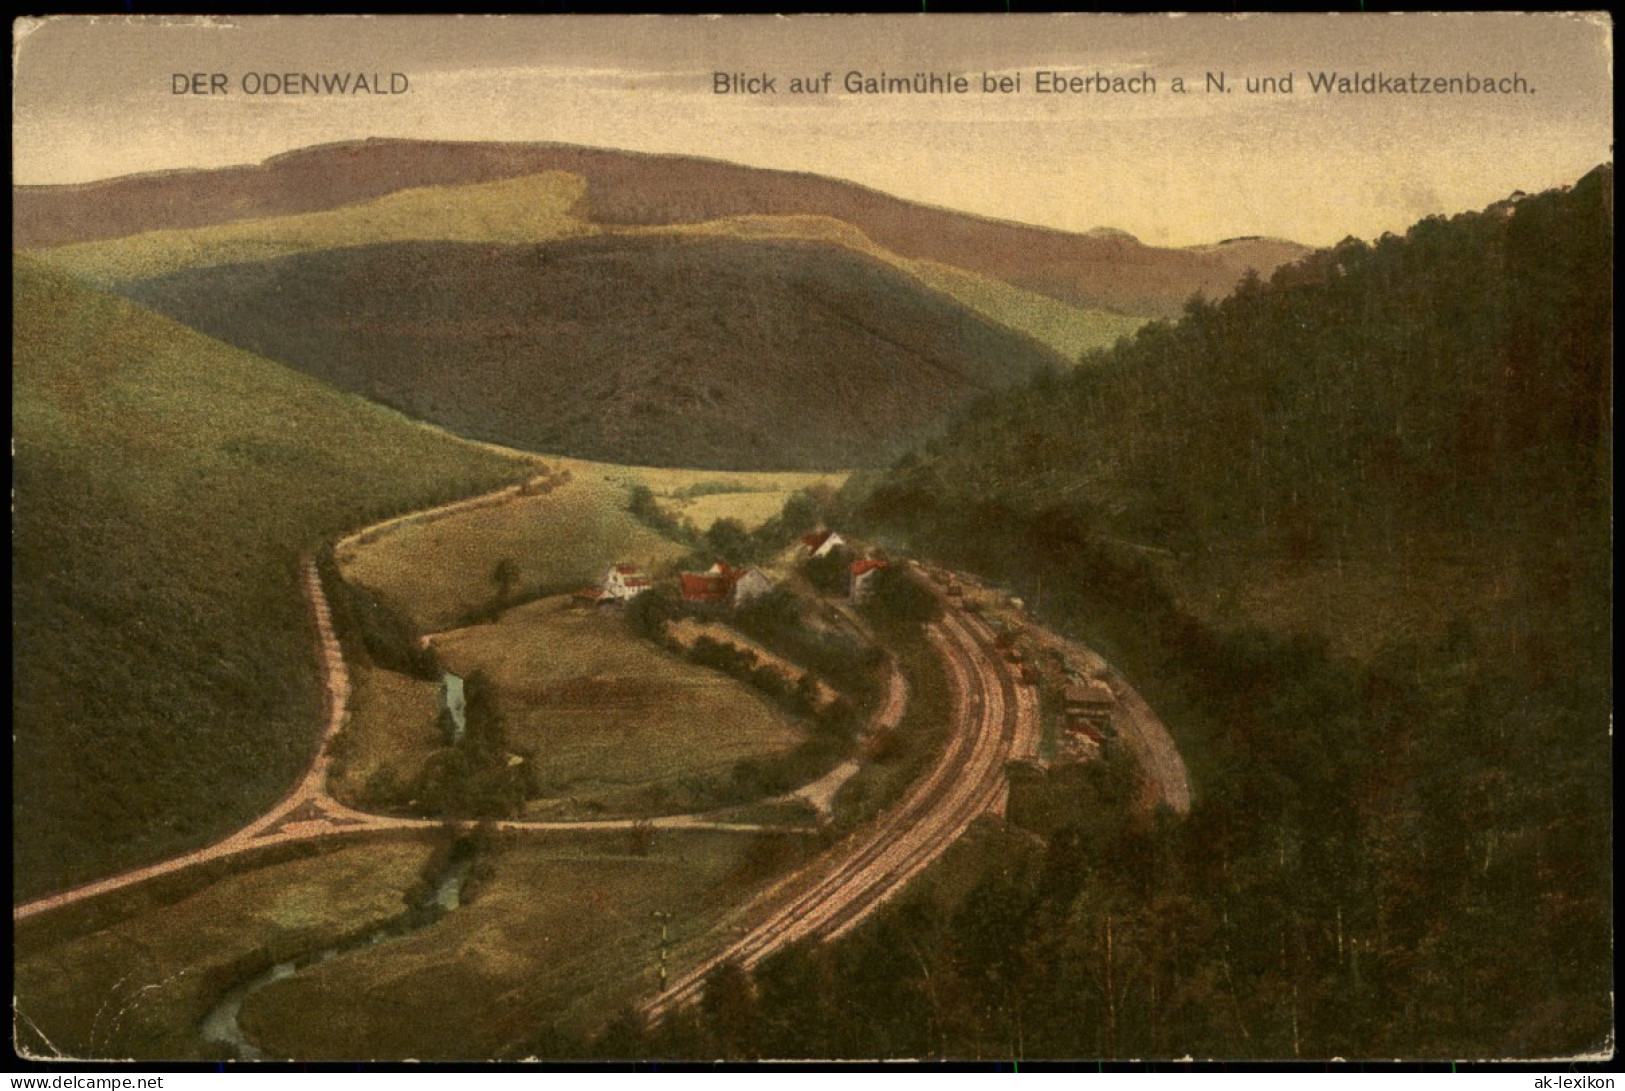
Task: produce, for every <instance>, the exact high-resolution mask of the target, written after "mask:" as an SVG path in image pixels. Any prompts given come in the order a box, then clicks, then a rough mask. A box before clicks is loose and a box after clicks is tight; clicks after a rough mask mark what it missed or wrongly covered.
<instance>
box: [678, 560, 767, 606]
mask: <svg viewBox="0 0 1625 1091" xmlns="http://www.w3.org/2000/svg"><path fill="white" fill-rule="evenodd" d="M680 579H681V587H682V592H683V601H684V602H686V603H689V604H691V605H712V606H722V605H733V606H738V605H739V604H740V603H742V602H749V601H750V600H751V599H753V598H758V597H760V596H762V595H765V594H767V593H768V592H769V591H771V590H773V581H772V580H770V579H768V578H767V574H766V573H765V572H763V571H762V570H761V569H760V568H757V567H755V566H754V565H753V566H751V567H750V568H734V567H733V566H732V565H730V564H728V562H726V561H718V562H717V563H716V564H714V565H712V566H711V567H710V568H709V569H708V570H707V571H704V572H684V573H683V574H682V576H681V577H680Z"/></svg>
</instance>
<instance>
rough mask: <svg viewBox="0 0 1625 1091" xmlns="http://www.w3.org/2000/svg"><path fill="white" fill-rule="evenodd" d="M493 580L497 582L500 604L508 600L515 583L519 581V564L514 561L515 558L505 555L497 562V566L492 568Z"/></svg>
mask: <svg viewBox="0 0 1625 1091" xmlns="http://www.w3.org/2000/svg"><path fill="white" fill-rule="evenodd" d="M491 582H492V583H494V584H496V588H497V605H499V606H500V605H501V604H503V603H505V602H507V601H508V596H510V595H511V594H513V588H514V585H515V584H517V583H518V582H519V566H518V565H517V564H515V563H514V562H513V558H511V557H504V558H502V559H501V560H500V561H498V562H497V563H496V567H495V568H493V569H491Z"/></svg>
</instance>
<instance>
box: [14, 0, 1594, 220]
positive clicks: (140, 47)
mask: <svg viewBox="0 0 1625 1091" xmlns="http://www.w3.org/2000/svg"><path fill="white" fill-rule="evenodd" d="M14 57H15V78H14V87H13V130H12V131H13V137H12V140H13V164H14V165H13V180H14V182H15V183H17V184H54V183H63V182H83V181H90V180H94V179H99V178H107V177H113V176H117V175H121V174H128V173H134V172H139V171H151V170H167V169H175V168H185V167H200V166H223V165H227V164H233V163H246V162H256V161H258V160H261V159H264V158H265V157H266V156H269V155H273V154H276V153H278V152H282V151H287V150H289V149H292V148H298V147H304V146H307V145H311V144H319V143H327V142H331V141H337V140H350V139H358V138H362V137H369V136H376V137H417V138H434V139H456V140H546V141H563V142H567V143H573V144H586V145H593V146H599V147H613V148H626V149H631V150H637V151H655V152H676V153H684V154H693V155H703V156H708V157H711V158H717V159H726V160H730V161H733V162H739V163H747V164H751V165H755V166H763V167H775V168H781V169H791V170H804V171H811V172H815V173H819V174H826V175H831V176H834V177H839V178H846V179H850V180H852V181H856V182H860V183H863V184H865V185H870V186H873V187H875V188H877V189H881V190H884V191H886V192H889V193H894V194H897V195H898V196H902V197H907V198H910V199H913V200H919V201H925V202H928V203H931V204H936V205H944V206H947V207H951V208H958V209H963V210H966V211H970V212H976V213H980V214H983V215H988V216H996V217H1000V218H1004V219H1011V220H1019V221H1023V222H1028V223H1036V224H1044V225H1049V226H1053V227H1059V228H1064V229H1067V230H1087V229H1089V228H1093V227H1098V226H1112V227H1117V228H1121V229H1123V230H1127V231H1130V232H1133V233H1134V234H1135V235H1138V236H1139V237H1140V238H1142V239H1144V240H1145V241H1147V242H1151V243H1156V244H1161V245H1187V244H1192V243H1201V242H1212V241H1217V240H1219V239H1222V238H1228V237H1233V236H1237V235H1273V236H1280V237H1285V238H1291V239H1296V240H1298V241H1300V242H1305V243H1310V244H1327V243H1332V242H1335V241H1337V240H1338V239H1340V238H1343V237H1344V236H1346V235H1350V234H1353V235H1357V236H1361V237H1373V236H1375V235H1378V234H1380V233H1382V232H1383V231H1400V230H1403V229H1404V228H1405V227H1406V226H1408V225H1409V224H1410V223H1412V222H1414V221H1415V220H1417V219H1419V218H1421V217H1423V216H1426V215H1430V214H1435V213H1454V212H1459V211H1462V210H1465V209H1470V208H1478V207H1482V206H1483V205H1485V204H1488V203H1489V202H1491V201H1494V200H1496V199H1498V198H1500V197H1503V196H1505V195H1506V194H1508V193H1510V192H1511V191H1513V190H1516V189H1522V190H1525V191H1528V192H1533V191H1536V190H1540V189H1544V188H1548V187H1550V186H1554V185H1560V184H1565V183H1568V182H1572V181H1573V180H1574V179H1575V178H1577V177H1578V176H1579V175H1580V174H1582V173H1584V172H1585V171H1586V170H1588V169H1589V168H1591V167H1593V166H1595V165H1596V164H1598V163H1600V162H1604V161H1607V160H1610V159H1611V158H1612V154H1613V153H1612V130H1613V116H1612V97H1613V71H1612V54H1611V44H1610V26H1609V24H1608V23H1607V21H1606V19H1605V17H1603V16H1600V15H1595V14H1593V15H1568V16H1553V15H1515V14H1514V15H1483V14H1457V15H1414V14H1411V15H1387V14H1384V15H1376V14H1373V15H1354V14H1347V15H1336V16H1286V17H1274V16H1268V17H1267V16H1247V17H1222V16H1185V17H1177V18H1176V17H1167V16H1093V15H1073V16H974V17H954V16H948V17H945V16H864V17H850V16H813V17H796V18H778V17H745V18H740V17H725V18H701V17H649V16H645V17H586V16H577V17H516V16H509V17H499V18H490V17H405V16H386V17H373V18H354V17H330V16H319V17H258V18H231V19H210V20H176V19H163V18H146V19H123V18H110V17H94V18H91V17H65V18H60V19H54V20H51V21H47V22H44V23H43V24H41V23H26V22H25V23H18V24H15V25H14ZM1040 70H1053V71H1061V72H1064V73H1066V74H1067V75H1078V76H1089V75H1091V74H1094V73H1097V72H1098V73H1101V74H1103V75H1108V76H1111V75H1134V74H1137V73H1140V72H1142V71H1144V72H1147V73H1149V74H1151V75H1152V76H1154V77H1156V79H1157V81H1158V91H1157V93H1156V94H1153V95H1140V96H1131V95H1126V94H1115V95H1108V94H1098V93H1089V94H1065V95H1055V94H1049V95H1039V94H1036V93H1034V91H1033V89H1032V80H1033V77H1034V75H1035V73H1036V72H1038V71H1040ZM1334 70H1335V71H1338V72H1342V73H1347V72H1351V71H1357V72H1360V73H1373V72H1380V73H1384V74H1386V75H1388V76H1390V77H1392V76H1408V75H1409V74H1410V73H1412V72H1417V73H1422V74H1426V75H1428V76H1434V75H1438V76H1457V75H1468V74H1471V75H1475V76H1480V77H1483V76H1490V77H1495V78H1510V77H1511V76H1513V75H1514V74H1516V75H1518V76H1521V77H1522V78H1523V80H1524V81H1525V84H1526V85H1527V86H1528V87H1529V88H1532V89H1533V93H1515V94H1506V95H1499V94H1498V95H1430V96H1411V95H1404V96H1400V95H1392V94H1384V95H1321V94H1315V93H1313V92H1311V91H1310V90H1309V87H1308V82H1309V73H1311V72H1317V71H1334ZM335 71H345V72H353V71H361V72H366V73H374V72H376V73H382V74H384V75H385V76H386V78H387V75H388V74H389V73H391V72H401V73H404V74H405V75H406V76H407V77H408V79H409V82H410V90H408V91H407V92H406V93H405V94H401V95H393V96H387V95H386V96H353V95H351V96H342V97H326V96H321V97H304V96H301V97H267V96H265V95H249V94H245V93H243V90H242V86H241V80H242V77H243V76H244V74H247V73H265V72H271V73H284V72H335ZM716 71H739V72H748V73H752V74H762V73H766V74H771V75H774V76H775V77H777V86H778V92H777V93H776V94H772V95H760V96H735V95H718V94H715V93H713V89H712V88H713V77H712V74H713V73H714V72H716ZM849 71H859V72H863V73H865V74H869V75H876V74H879V73H880V72H882V71H884V72H886V73H890V74H893V75H910V74H912V73H915V72H952V73H956V74H960V75H964V76H966V77H968V78H969V79H970V81H971V84H972V93H970V94H965V95H919V96H914V95H855V94H847V93H844V92H843V91H842V90H841V87H840V85H841V83H842V80H843V76H844V75H845V73H847V72H849ZM180 72H187V73H189V72H223V73H226V75H227V78H228V81H229V82H228V88H229V91H230V93H229V94H226V95H223V96H193V95H175V94H173V93H172V86H171V82H172V77H173V75H174V74H175V73H180ZM825 72H830V73H832V74H833V84H834V86H833V87H832V90H831V93H828V94H815V95H792V94H789V93H788V83H789V80H790V79H792V78H794V77H797V76H812V77H822V75H823V73H825ZM986 72H992V73H1006V74H1014V73H1020V74H1021V75H1022V76H1023V93H1021V94H1019V95H1005V94H984V93H982V92H981V90H980V86H981V80H982V75H983V73H986ZM1208 72H1215V73H1217V72H1223V73H1224V74H1225V76H1226V79H1227V82H1228V83H1229V84H1230V85H1231V86H1232V87H1235V88H1236V90H1234V91H1231V92H1229V93H1224V94H1220V93H1209V92H1207V91H1206V90H1205V81H1204V77H1205V75H1206V74H1207V73H1208ZM1287 74H1290V75H1291V76H1292V78H1293V90H1292V93H1290V94H1249V93H1248V92H1247V90H1246V83H1245V81H1246V80H1247V78H1249V77H1252V78H1254V79H1258V78H1260V77H1271V76H1274V77H1281V76H1285V75H1287ZM1178 76H1182V77H1184V78H1185V79H1186V80H1187V81H1189V86H1190V90H1189V91H1188V92H1187V93H1185V94H1176V93H1174V92H1173V91H1172V89H1171V88H1172V80H1173V78H1174V77H1178Z"/></svg>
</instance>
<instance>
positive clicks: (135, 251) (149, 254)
mask: <svg viewBox="0 0 1625 1091" xmlns="http://www.w3.org/2000/svg"><path fill="white" fill-rule="evenodd" d="M585 192H586V182H585V181H584V180H582V179H581V178H579V177H577V176H576V175H572V174H566V173H564V172H562V171H549V172H547V173H544V174H533V175H528V176H526V177H523V178H509V179H504V180H503V181H500V182H488V183H483V184H475V185H466V186H429V187H425V188H422V189H408V190H402V191H400V192H398V193H392V194H389V195H388V196H386V197H380V198H379V199H377V200H375V201H366V202H364V203H361V204H355V205H347V206H345V207H343V208H336V209H331V210H329V211H326V212H311V213H306V214H304V215H299V216H273V217H269V218H265V219H257V220H238V221H234V222H231V223H224V224H216V225H213V226H210V227H199V228H192V229H189V230H173V231H148V232H144V233H142V234H139V235H127V236H125V237H124V238H120V239H108V240H104V241H99V242H87V243H78V244H75V245H72V246H58V247H53V248H51V249H48V250H41V251H37V252H36V253H37V254H38V256H39V257H41V258H43V259H44V260H46V261H48V262H50V263H51V264H52V265H55V266H57V267H58V268H60V269H63V270H64V271H66V272H70V273H73V274H75V275H77V276H81V277H84V278H86V279H87V280H91V281H94V282H96V283H99V284H115V283H118V282H120V281H125V280H139V279H141V278H144V277H154V276H162V275H164V274H166V273H173V272H178V271H180V270H182V269H196V268H201V267H204V266H209V265H226V264H230V263H232V262H239V261H262V260H265V259H267V258H276V257H282V256H284V255H286V254H296V253H300V252H303V251H306V250H323V249H328V248H331V247H339V246H365V245H368V244H370V243H380V242H401V241H406V240H417V239H446V240H454V241H472V242H539V241H542V240H544V239H557V238H564V237H566V236H569V235H579V234H585V233H589V232H592V231H594V230H596V229H595V228H593V227H592V226H591V225H589V224H587V223H585V222H584V221H582V220H580V219H577V218H575V217H574V216H573V215H572V214H571V210H572V209H573V208H574V207H575V205H576V203H577V202H578V201H579V200H580V199H581V197H582V195H583V194H584V193H585Z"/></svg>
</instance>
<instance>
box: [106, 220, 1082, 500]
mask: <svg viewBox="0 0 1625 1091" xmlns="http://www.w3.org/2000/svg"><path fill="white" fill-rule="evenodd" d="M121 290H122V291H123V292H125V293H126V294H128V295H129V296H130V297H131V298H133V299H135V300H137V301H138V302H141V303H143V304H145V305H148V306H151V307H152V308H154V309H155V310H158V311H160V312H162V313H164V314H167V315H169V316H170V317H172V318H175V319H177V320H179V321H182V322H185V323H187V324H188V325H191V326H193V327H195V328H197V329H200V330H202V331H204V332H205V333H208V334H211V335H212V336H215V337H219V338H221V339H222V340H225V341H228V342H230V343H232V344H234V345H237V346H238V347H240V348H246V349H249V350H251V351H254V352H258V353H261V354H262V355H265V356H268V357H270V358H271V359H274V360H277V361H280V362H282V363H285V364H288V365H290V366H292V367H296V368H298V369H300V370H302V371H306V372H309V373H310V374H313V375H315V376H317V377H318V378H321V379H324V380H326V381H328V382H331V383H333V384H334V385H336V386H339V387H341V388H343V389H346V390H350V391H353V392H355V393H358V394H362V395H364V396H366V397H368V398H372V399H375V400H377V401H381V402H383V403H384V404H386V405H390V406H392V407H394V408H397V409H400V410H403V411H405V412H408V413H411V414H412V415H414V416H417V417H420V418H423V419H425V420H429V421H432V422H434V423H436V424H441V425H444V426H446V427H448V428H451V429H454V430H455V431H457V432H459V433H460V434H463V435H467V436H470V437H473V438H476V439H483V440H492V441H495V442H498V443H503V444H507V445H509V446H514V447H522V448H526V449H529V450H533V451H546V452H549V453H557V454H568V455H574V456H578V457H583V458H593V459H602V460H607V461H614V462H626V463H633V464H639V465H661V466H692V467H702V468H708V469H734V470H787V469H806V470H834V469H842V468H847V467H851V466H875V465H883V464H884V463H885V462H887V461H889V460H891V459H892V458H895V457H896V456H897V455H898V454H899V453H901V452H902V451H903V450H904V449H905V448H906V447H907V445H908V444H910V443H911V442H916V441H918V440H919V439H921V438H923V437H925V436H927V435H930V434H932V433H933V432H934V431H935V430H936V429H937V428H938V427H939V426H940V423H941V420H942V418H943V417H944V416H945V415H946V414H947V413H948V412H950V411H951V410H952V409H954V408H955V407H957V406H959V405H961V404H963V403H964V402H965V401H967V400H969V399H971V398H974V397H978V396H980V395H981V394H984V393H986V392H988V391H990V390H994V389H998V388H1000V387H1003V386H1008V385H1010V384H1011V383H1013V382H1018V381H1020V380H1021V379H1024V378H1026V377H1027V376H1029V375H1031V374H1033V373H1034V372H1035V371H1038V370H1041V369H1045V368H1049V367H1052V366H1055V365H1058V364H1059V363H1061V358H1060V357H1059V356H1058V355H1057V354H1055V353H1053V352H1051V351H1050V350H1048V349H1047V348H1045V347H1044V346H1042V345H1040V344H1039V343H1038V342H1036V341H1033V340H1030V339H1028V338H1025V337H1023V336H1021V335H1020V334H1017V333H1015V332H1013V331H1011V330H1009V329H1007V328H1006V327H1003V326H1000V325H995V324H994V323H992V322H989V321H987V320H986V319H984V318H982V317H980V316H979V315H977V314H975V313H974V312H972V311H971V310H969V309H968V308H966V307H964V306H961V305H960V304H958V303H955V302H954V301H952V300H950V299H947V298H946V297H944V296H941V295H938V294H937V293H935V292H932V291H929V290H927V289H925V288H924V287H923V286H922V285H921V284H920V283H919V282H918V281H916V280H914V279H913V278H911V277H908V276H906V275H904V274H902V273H900V272H898V271H897V270H896V269H894V268H892V267H891V266H889V265H886V264H885V263H883V262H881V261H879V260H876V259H874V258H872V257H869V256H867V255H863V254H858V253H854V252H852V251H850V250H846V249H844V248H841V247H836V246H827V245H821V244H816V243H803V242H784V241H777V240H761V241H755V240H744V239H733V238H727V237H723V236H708V237H707V236H702V237H695V238H691V239H675V238H654V237H599V238H584V239H566V240H559V241H555V242H546V243H540V244H536V245H525V246H502V245H494V244H478V243H450V242H432V243H431V242H412V243H395V244H388V245H376V246H361V247H350V248H345V249H337V250H329V251H315V252H309V253H303V254H296V255H292V256H289V257H283V258H277V259H275V260H271V261H263V262H245V263H239V264H232V265H223V266H213V267H209V268H204V269H192V270H187V271H185V272H181V273H174V274H170V275H168V276H163V277H157V278H153V279H149V280H142V281H135V282H132V283H129V284H126V285H124V286H123V287H122V288H121Z"/></svg>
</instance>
